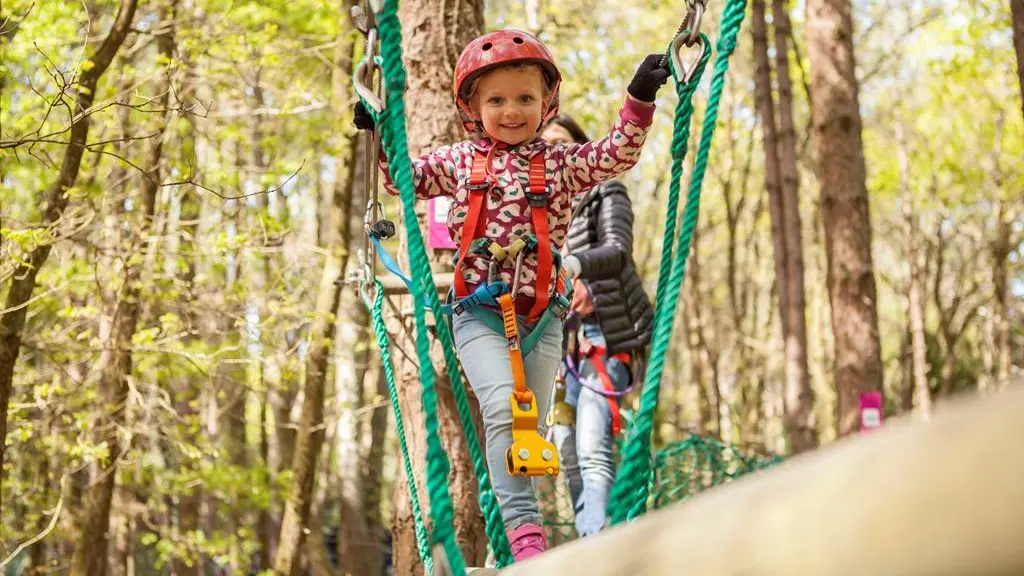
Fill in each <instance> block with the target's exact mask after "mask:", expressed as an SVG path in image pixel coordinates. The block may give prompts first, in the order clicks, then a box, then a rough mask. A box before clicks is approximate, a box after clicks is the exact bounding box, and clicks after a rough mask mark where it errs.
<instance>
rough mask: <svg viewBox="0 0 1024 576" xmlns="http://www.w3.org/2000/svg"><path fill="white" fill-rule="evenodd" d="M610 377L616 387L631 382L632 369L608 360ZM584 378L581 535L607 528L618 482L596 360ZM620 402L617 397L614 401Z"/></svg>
mask: <svg viewBox="0 0 1024 576" xmlns="http://www.w3.org/2000/svg"><path fill="white" fill-rule="evenodd" d="M606 367H607V369H608V376H609V377H610V378H611V380H612V383H613V385H614V386H615V389H616V390H622V389H625V388H626V387H627V386H628V385H629V383H628V382H626V380H628V379H629V369H628V367H626V365H624V364H623V363H622V362H620V361H618V360H615V359H610V360H608V361H607V362H606ZM584 378H585V379H586V381H587V384H588V385H589V387H588V386H584V387H583V388H582V390H581V391H580V398H579V404H578V406H577V407H576V449H577V453H578V455H579V467H580V475H581V476H582V477H583V492H582V493H581V494H580V499H579V502H578V503H577V505H576V531H577V532H578V533H579V535H580V537H581V538H583V537H585V536H589V535H591V534H595V533H597V532H599V531H600V530H601V528H603V527H604V523H605V515H606V511H607V508H608V493H609V491H610V490H611V486H612V483H613V482H614V481H615V456H614V438H612V413H611V407H610V406H609V404H608V398H606V397H605V396H604V395H602V394H598V393H597V392H594V391H593V390H591V388H596V389H602V385H601V381H600V379H599V378H598V375H597V372H596V370H595V367H594V365H593V363H591V362H587V363H586V369H585V375H584ZM614 401H615V402H618V400H617V399H615V400H614Z"/></svg>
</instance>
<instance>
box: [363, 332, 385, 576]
mask: <svg viewBox="0 0 1024 576" xmlns="http://www.w3.org/2000/svg"><path fill="white" fill-rule="evenodd" d="M367 345H368V346H369V345H372V344H367ZM375 365H376V366H375V370H374V375H373V380H374V382H375V383H376V386H375V389H374V394H373V396H374V397H375V398H387V397H388V381H387V377H386V375H385V374H384V370H383V368H382V367H381V365H380V362H375ZM388 423H389V418H388V408H385V407H383V406H380V407H376V408H374V410H373V415H372V416H371V417H370V438H369V445H370V446H369V450H367V452H366V456H365V460H364V476H363V481H362V484H363V493H364V494H365V496H364V502H363V511H364V514H365V522H366V532H367V534H369V535H370V538H371V539H372V542H373V549H372V553H371V554H370V557H369V559H368V561H367V564H366V568H367V571H366V572H365V574H370V575H371V576H372V575H376V574H383V573H384V552H385V550H384V534H385V527H384V521H383V518H382V517H381V499H382V494H383V481H384V452H385V450H384V442H385V440H386V438H387V432H388Z"/></svg>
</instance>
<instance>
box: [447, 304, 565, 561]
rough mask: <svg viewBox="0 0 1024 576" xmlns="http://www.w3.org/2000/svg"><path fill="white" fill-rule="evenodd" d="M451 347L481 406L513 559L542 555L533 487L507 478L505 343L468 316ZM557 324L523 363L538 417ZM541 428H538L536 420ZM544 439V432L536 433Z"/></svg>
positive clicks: (550, 375)
mask: <svg viewBox="0 0 1024 576" xmlns="http://www.w3.org/2000/svg"><path fill="white" fill-rule="evenodd" d="M453 328H454V339H455V346H456V348H457V350H458V354H459V360H460V362H461V363H462V369H463V370H464V371H465V373H466V378H467V379H468V380H469V384H470V386H471V387H472V388H473V392H474V394H475V395H476V397H477V401H478V402H479V404H480V412H481V415H482V416H483V423H484V436H485V438H486V443H487V467H488V469H489V470H490V473H491V484H492V486H493V487H494V494H495V496H496V497H497V498H498V502H499V503H500V505H501V515H502V519H503V520H504V522H505V529H506V530H508V531H509V540H510V541H511V542H512V545H513V546H512V548H513V554H514V555H515V557H516V559H522V558H526V557H528V556H531V555H534V554H537V553H540V552H542V551H543V550H544V549H545V548H546V540H545V539H544V537H543V531H542V530H541V528H540V525H541V516H540V512H539V510H538V507H537V496H536V493H535V492H534V489H533V483H532V482H531V480H530V479H529V478H527V477H523V476H512V475H509V473H508V470H507V468H506V464H505V451H506V449H507V448H508V447H509V446H511V445H512V409H511V407H510V406H509V398H510V397H511V395H512V391H513V390H514V389H515V383H514V382H513V380H512V369H511V365H510V363H509V350H508V342H507V340H506V339H505V336H504V334H499V333H497V332H495V331H494V330H492V329H491V328H490V327H488V326H487V325H486V324H484V323H483V322H481V321H480V320H478V319H477V318H476V317H475V316H473V315H472V314H471V313H464V314H461V315H459V316H456V317H455V319H454V321H453ZM561 341H562V326H561V322H552V323H551V324H549V325H548V329H547V330H546V331H545V333H544V334H543V335H542V336H541V337H540V339H539V341H538V342H537V345H536V346H535V347H534V349H533V351H532V352H531V353H530V355H529V356H527V357H526V358H525V359H524V361H523V368H524V370H525V372H526V382H527V385H528V386H529V387H530V388H531V389H532V390H533V392H534V396H535V398H536V403H537V410H538V414H545V413H546V410H547V406H548V401H549V399H550V397H551V387H552V385H553V383H554V378H555V371H556V370H557V367H558V361H559V354H560V353H561ZM540 427H541V428H542V427H543V419H541V424H540ZM539 433H541V434H543V433H544V430H543V429H541V430H539Z"/></svg>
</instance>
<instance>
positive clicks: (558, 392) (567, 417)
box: [547, 336, 641, 437]
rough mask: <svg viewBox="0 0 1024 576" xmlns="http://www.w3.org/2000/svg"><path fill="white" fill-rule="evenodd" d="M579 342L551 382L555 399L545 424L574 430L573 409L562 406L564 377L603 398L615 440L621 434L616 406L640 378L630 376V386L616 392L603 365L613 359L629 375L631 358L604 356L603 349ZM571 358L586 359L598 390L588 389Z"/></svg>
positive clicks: (626, 356)
mask: <svg viewBox="0 0 1024 576" xmlns="http://www.w3.org/2000/svg"><path fill="white" fill-rule="evenodd" d="M580 338H581V342H580V343H579V345H578V346H577V347H576V351H575V352H574V351H572V350H570V351H569V352H568V353H567V354H566V356H565V358H563V360H562V365H561V367H560V369H559V371H558V377H557V378H556V380H555V396H554V401H553V403H552V406H551V410H550V412H549V413H548V419H547V423H548V425H549V426H551V425H554V424H558V425H561V426H576V407H575V406H573V405H571V404H569V403H568V402H566V400H565V397H566V377H567V376H570V375H571V376H572V377H573V378H575V379H576V381H577V382H578V383H579V385H580V386H582V387H584V388H587V389H588V390H591V391H592V392H596V393H597V394H600V395H601V396H604V398H605V400H606V401H607V402H608V408H609V411H610V413H611V428H612V436H613V437H614V436H618V435H619V433H621V432H622V420H623V418H622V408H621V406H620V402H619V398H621V397H623V396H626V395H627V394H629V393H630V392H632V391H633V389H634V388H636V386H637V383H638V382H640V380H641V377H640V375H639V374H635V375H634V374H631V377H630V380H631V383H630V385H629V386H628V387H627V388H626V389H624V390H616V389H615V383H613V382H612V378H611V376H610V375H609V374H608V365H607V364H606V362H608V361H609V360H612V359H615V360H618V361H619V362H622V363H623V364H625V365H626V366H630V367H631V370H630V372H632V368H635V367H634V366H633V360H634V357H633V355H632V354H630V353H629V352H619V353H616V354H613V355H611V356H610V357H609V356H608V349H607V348H606V347H605V346H598V345H596V344H593V343H591V342H590V341H589V340H587V339H586V338H583V337H582V336H581V337H580ZM575 358H579V360H582V359H584V358H585V359H587V360H589V361H590V363H591V364H592V365H593V366H594V371H595V372H596V373H597V378H598V380H599V381H600V382H601V388H600V389H597V388H594V387H593V386H592V385H590V384H589V383H588V382H587V381H586V380H585V379H584V378H583V375H582V374H581V373H580V370H579V368H577V365H576V362H577V361H576V360H575Z"/></svg>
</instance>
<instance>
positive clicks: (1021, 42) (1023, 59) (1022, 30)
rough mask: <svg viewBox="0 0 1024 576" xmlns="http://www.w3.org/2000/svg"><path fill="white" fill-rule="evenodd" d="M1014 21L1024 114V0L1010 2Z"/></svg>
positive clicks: (1021, 104)
mask: <svg viewBox="0 0 1024 576" xmlns="http://www.w3.org/2000/svg"><path fill="white" fill-rule="evenodd" d="M1010 14H1011V18H1012V20H1013V48H1014V50H1016V52H1017V82H1018V83H1019V84H1020V99H1021V101H1020V112H1021V114H1024V0H1010Z"/></svg>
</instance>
